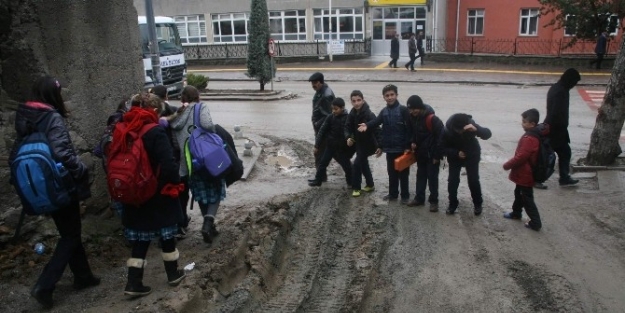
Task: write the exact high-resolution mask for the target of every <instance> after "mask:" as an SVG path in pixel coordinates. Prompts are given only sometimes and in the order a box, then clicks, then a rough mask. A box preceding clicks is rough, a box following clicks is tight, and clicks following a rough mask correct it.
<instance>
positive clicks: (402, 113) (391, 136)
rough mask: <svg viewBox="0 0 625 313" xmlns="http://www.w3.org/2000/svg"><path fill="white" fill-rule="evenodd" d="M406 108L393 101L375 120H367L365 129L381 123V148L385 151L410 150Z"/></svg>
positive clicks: (408, 119) (410, 135)
mask: <svg viewBox="0 0 625 313" xmlns="http://www.w3.org/2000/svg"><path fill="white" fill-rule="evenodd" d="M410 124H411V122H410V113H408V108H406V107H405V106H403V105H401V104H400V103H399V101H395V103H394V104H392V105H390V106H389V105H387V106H386V107H384V109H382V111H380V115H378V116H377V117H376V118H375V120H372V121H369V122H367V129H369V128H370V127H374V128H375V127H378V126H380V125H382V141H381V148H382V150H384V152H386V153H400V152H404V151H405V150H410V145H411V143H412V128H411V127H410Z"/></svg>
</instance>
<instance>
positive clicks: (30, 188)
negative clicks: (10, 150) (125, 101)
mask: <svg viewBox="0 0 625 313" xmlns="http://www.w3.org/2000/svg"><path fill="white" fill-rule="evenodd" d="M11 175H12V177H13V186H14V187H15V190H16V191H17V194H18V195H19V196H20V198H21V200H22V204H23V205H22V206H23V209H24V212H25V213H26V214H28V215H38V214H46V213H50V212H54V211H56V210H58V209H60V208H62V207H65V206H68V205H69V204H70V203H71V200H72V193H73V191H74V187H75V186H74V183H73V179H72V177H71V174H70V173H69V171H68V170H67V169H66V168H65V167H64V166H63V164H61V163H57V162H56V161H55V160H54V158H53V157H52V152H51V151H50V145H49V143H48V138H47V137H46V134H45V132H42V131H39V130H37V131H35V132H33V133H31V134H30V135H28V136H26V137H24V139H23V140H22V142H21V143H20V146H19V148H18V150H17V154H16V157H15V159H14V160H13V162H11Z"/></svg>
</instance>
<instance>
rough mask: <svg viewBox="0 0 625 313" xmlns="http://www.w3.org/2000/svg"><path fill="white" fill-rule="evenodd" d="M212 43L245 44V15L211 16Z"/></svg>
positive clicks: (246, 20) (226, 14)
mask: <svg viewBox="0 0 625 313" xmlns="http://www.w3.org/2000/svg"><path fill="white" fill-rule="evenodd" d="M211 17H212V20H213V41H214V42H246V41H247V23H248V14H247V13H225V14H213V15H212V16H211Z"/></svg>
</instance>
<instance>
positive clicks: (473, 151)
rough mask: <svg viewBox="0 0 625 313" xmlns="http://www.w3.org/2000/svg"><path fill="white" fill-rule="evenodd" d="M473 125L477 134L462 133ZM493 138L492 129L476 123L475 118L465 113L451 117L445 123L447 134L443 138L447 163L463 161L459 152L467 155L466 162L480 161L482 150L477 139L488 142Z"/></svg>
mask: <svg viewBox="0 0 625 313" xmlns="http://www.w3.org/2000/svg"><path fill="white" fill-rule="evenodd" d="M469 124H472V125H473V126H475V128H477V131H475V132H467V131H465V132H460V131H461V130H462V129H463V128H464V127H465V126H466V125H469ZM491 136H492V133H491V131H490V129H488V128H486V127H482V126H480V125H478V124H477V123H475V121H474V120H473V117H472V116H471V115H468V114H464V113H456V114H454V115H452V116H451V117H449V119H448V120H447V123H445V132H444V133H443V138H442V148H443V151H444V153H445V155H446V156H447V161H449V162H450V163H451V162H460V161H463V160H462V159H460V157H459V156H458V152H460V151H463V152H464V153H465V155H466V158H465V159H464V161H477V162H479V161H480V154H481V151H482V148H481V147H480V143H479V142H478V141H477V138H480V139H483V140H488V139H489V138H490V137H491Z"/></svg>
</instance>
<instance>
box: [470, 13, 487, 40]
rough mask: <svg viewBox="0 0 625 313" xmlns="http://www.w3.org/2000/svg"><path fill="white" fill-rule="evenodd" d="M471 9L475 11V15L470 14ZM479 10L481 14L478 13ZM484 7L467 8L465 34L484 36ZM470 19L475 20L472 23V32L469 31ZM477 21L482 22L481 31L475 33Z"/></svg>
mask: <svg viewBox="0 0 625 313" xmlns="http://www.w3.org/2000/svg"><path fill="white" fill-rule="evenodd" d="M471 11H474V12H475V15H473V16H472V15H471ZM480 12H481V15H479V13H480ZM485 15H486V9H467V36H484V21H485ZM471 20H475V22H474V23H475V24H474V28H475V29H474V33H473V34H472V33H471V28H470V27H471V23H470V22H471ZM478 21H481V24H482V32H481V33H479V34H478V33H477V29H478V27H477V25H478Z"/></svg>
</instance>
